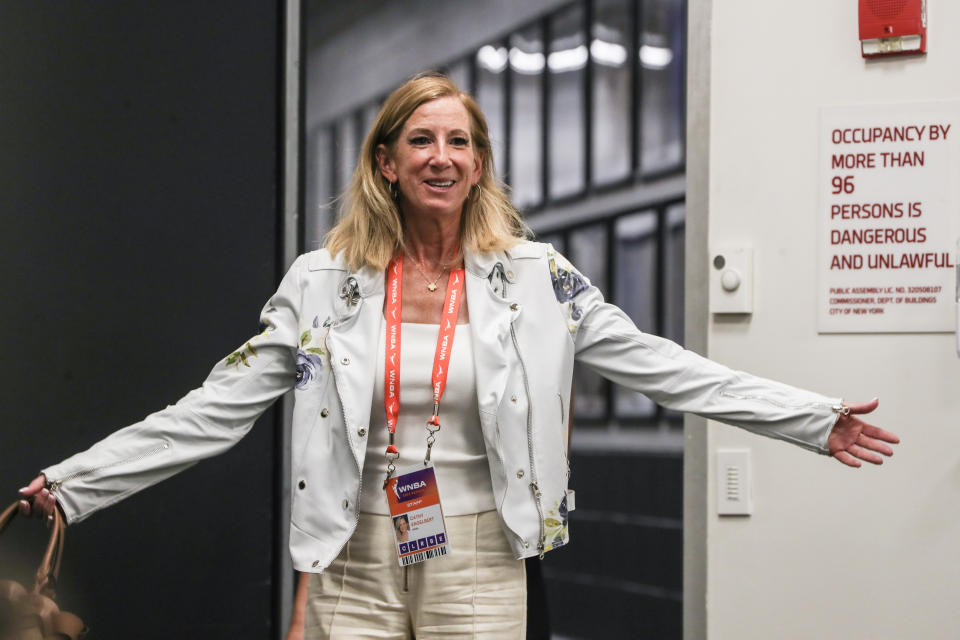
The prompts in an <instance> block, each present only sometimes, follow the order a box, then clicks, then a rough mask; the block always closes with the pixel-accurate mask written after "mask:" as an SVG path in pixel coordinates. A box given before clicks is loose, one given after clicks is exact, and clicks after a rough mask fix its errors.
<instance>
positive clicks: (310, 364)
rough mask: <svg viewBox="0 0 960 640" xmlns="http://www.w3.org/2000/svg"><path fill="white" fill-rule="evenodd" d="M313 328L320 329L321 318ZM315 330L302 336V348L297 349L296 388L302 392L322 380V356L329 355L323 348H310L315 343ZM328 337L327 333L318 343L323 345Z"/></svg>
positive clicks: (307, 331)
mask: <svg viewBox="0 0 960 640" xmlns="http://www.w3.org/2000/svg"><path fill="white" fill-rule="evenodd" d="M312 326H313V329H318V328H320V317H319V316H317V317H315V318H314V319H313V323H312ZM324 326H327V323H324ZM313 329H307V330H306V331H304V332H303V333H301V334H300V348H299V349H297V384H296V388H297V389H301V390H302V389H306V388H307V387H309V386H310V385H311V384H312V383H313V382H315V381H316V380H318V379H319V378H320V374H321V373H322V372H323V368H324V363H323V357H322V356H325V355H326V354H327V352H326V350H324V348H323V347H322V346H314V347H311V346H310V343H311V342H314V332H313ZM328 330H329V329H328ZM326 337H327V336H326V333H324V334H323V335H321V336H318V337H317V340H316V341H317V342H318V343H319V344H321V345H322V344H323V341H324V340H325V339H326Z"/></svg>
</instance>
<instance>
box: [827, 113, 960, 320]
mask: <svg viewBox="0 0 960 640" xmlns="http://www.w3.org/2000/svg"><path fill="white" fill-rule="evenodd" d="M819 190H820V204H819V210H818V213H817V217H818V225H817V226H818V258H817V259H818V262H819V264H818V267H817V269H818V279H817V286H818V287H819V291H818V294H817V295H818V311H817V315H818V318H817V328H818V330H819V331H820V332H821V333H864V332H884V333H887V332H889V333H892V332H920V331H929V332H936V331H944V332H953V331H954V330H955V327H956V325H955V322H956V313H957V311H956V298H955V294H956V278H957V275H956V273H955V264H956V262H957V249H958V236H960V102H933V103H921V104H899V105H884V106H859V107H829V108H824V109H822V110H821V112H820V184H819Z"/></svg>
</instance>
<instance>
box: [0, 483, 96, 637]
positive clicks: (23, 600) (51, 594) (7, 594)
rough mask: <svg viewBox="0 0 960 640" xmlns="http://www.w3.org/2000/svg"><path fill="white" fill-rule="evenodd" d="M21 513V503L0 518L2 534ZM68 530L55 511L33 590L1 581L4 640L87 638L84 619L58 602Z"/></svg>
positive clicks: (0, 623) (0, 614) (0, 629)
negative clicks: (60, 605)
mask: <svg viewBox="0 0 960 640" xmlns="http://www.w3.org/2000/svg"><path fill="white" fill-rule="evenodd" d="M17 513H18V503H17V502H14V503H13V504H12V505H10V506H9V507H7V508H6V510H5V511H4V512H3V514H2V515H0V534H2V533H3V532H4V531H5V530H6V528H7V526H8V525H9V524H10V523H11V522H12V521H13V519H14V517H16V515H17ZM66 528H67V525H66V523H65V522H64V521H63V514H61V513H60V510H59V509H54V516H53V525H52V526H51V527H50V542H49V543H48V544H47V551H46V553H44V555H43V561H42V562H41V563H40V568H39V569H37V576H36V579H35V581H34V584H33V589H32V590H27V589H26V588H25V587H24V586H23V585H21V584H20V583H18V582H14V581H13V580H2V579H0V640H81V639H82V638H86V637H87V628H86V627H85V626H84V624H83V620H81V619H80V618H78V617H77V616H75V615H73V614H72V613H67V612H66V611H60V608H59V607H58V606H57V603H56V602H54V598H55V597H56V592H55V590H56V585H57V576H58V575H59V574H60V560H61V559H62V557H63V537H64V531H65V530H66Z"/></svg>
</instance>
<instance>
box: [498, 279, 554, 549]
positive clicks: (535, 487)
mask: <svg viewBox="0 0 960 640" xmlns="http://www.w3.org/2000/svg"><path fill="white" fill-rule="evenodd" d="M498 266H499V267H500V269H499V271H500V284H501V285H502V286H503V297H504V298H506V297H507V279H506V278H504V277H503V265H498ZM510 337H511V338H512V339H513V349H514V351H516V352H517V359H518V360H519V361H520V371H521V373H522V374H523V390H524V391H525V392H526V394H527V453H528V454H529V456H530V490H531V491H532V492H533V501H534V503H535V504H536V505H537V516H538V517H539V519H540V539H539V540H538V541H537V551H538V552H539V553H540V558H541V559H543V555H544V553H545V551H544V549H545V547H546V540H547V525H546V522H544V518H543V504H542V500H541V497H542V496H543V493H542V492H541V491H540V484H539V482H538V480H537V467H536V460H535V456H534V454H533V414H532V407H531V406H530V397H531V396H530V381H529V380H528V379H527V366H526V365H525V364H524V363H523V356H521V355H520V343H519V342H518V341H517V333H516V331H515V330H514V327H513V320H511V321H510Z"/></svg>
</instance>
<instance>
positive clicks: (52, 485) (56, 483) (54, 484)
mask: <svg viewBox="0 0 960 640" xmlns="http://www.w3.org/2000/svg"><path fill="white" fill-rule="evenodd" d="M169 448H170V443H169V442H166V441H162V442H161V443H160V444H159V445H157V446H156V447H154V448H153V449H150V450H148V451H144V452H143V453H138V454H137V455H135V456H131V457H129V458H124V459H123V460H115V461H113V462H111V463H109V464H104V465H100V466H99V467H92V468H90V469H82V470H80V471H77V472H74V473H71V474H70V475H67V476H64V477H62V478H60V479H59V480H53V481H51V482H48V483H47V486H48V487H49V490H50V492H51V493H53V494H56V493H57V491H59V490H60V487H61V486H63V483H65V482H69V481H70V480H76V479H77V478H83V477H85V476H89V475H91V474H94V473H96V472H98V471H102V470H104V469H109V468H110V467H115V466H117V465H121V464H126V463H128V462H138V461H140V460H143V459H144V458H149V457H150V456H152V455H156V454H158V453H160V452H161V451H163V450H164V449H169Z"/></svg>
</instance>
